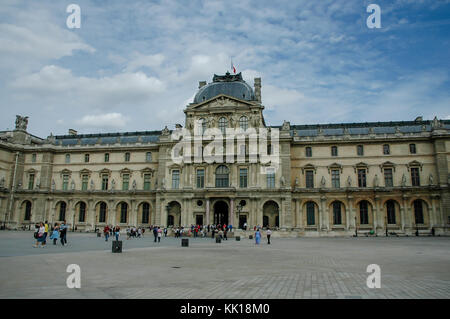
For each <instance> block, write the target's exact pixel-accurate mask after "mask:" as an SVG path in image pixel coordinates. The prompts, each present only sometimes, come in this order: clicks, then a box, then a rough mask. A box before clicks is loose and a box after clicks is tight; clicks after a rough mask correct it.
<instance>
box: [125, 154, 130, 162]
mask: <svg viewBox="0 0 450 319" xmlns="http://www.w3.org/2000/svg"><path fill="white" fill-rule="evenodd" d="M129 161H130V153H125V162H129Z"/></svg>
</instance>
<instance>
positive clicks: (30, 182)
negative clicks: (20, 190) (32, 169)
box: [28, 174, 34, 190]
mask: <svg viewBox="0 0 450 319" xmlns="http://www.w3.org/2000/svg"><path fill="white" fill-rule="evenodd" d="M33 188H34V174H30V177H29V180H28V189H29V190H32V189H33Z"/></svg>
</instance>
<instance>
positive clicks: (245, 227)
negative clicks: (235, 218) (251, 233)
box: [244, 222, 247, 230]
mask: <svg viewBox="0 0 450 319" xmlns="http://www.w3.org/2000/svg"><path fill="white" fill-rule="evenodd" d="M244 230H247V222H245V223H244Z"/></svg>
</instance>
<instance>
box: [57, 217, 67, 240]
mask: <svg viewBox="0 0 450 319" xmlns="http://www.w3.org/2000/svg"><path fill="white" fill-rule="evenodd" d="M59 233H60V237H61V244H62V245H63V246H64V245H67V224H66V221H63V222H62V223H61V226H60V227H59Z"/></svg>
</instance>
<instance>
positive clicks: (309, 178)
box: [305, 171, 314, 188]
mask: <svg viewBox="0 0 450 319" xmlns="http://www.w3.org/2000/svg"><path fill="white" fill-rule="evenodd" d="M305 173H306V175H305V176H306V188H314V171H306V172H305Z"/></svg>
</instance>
